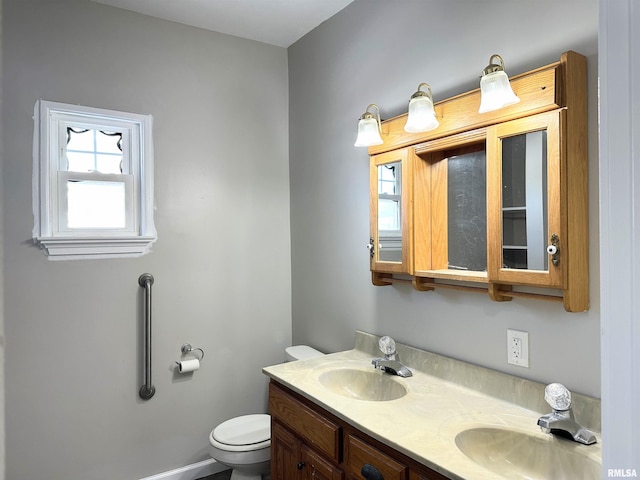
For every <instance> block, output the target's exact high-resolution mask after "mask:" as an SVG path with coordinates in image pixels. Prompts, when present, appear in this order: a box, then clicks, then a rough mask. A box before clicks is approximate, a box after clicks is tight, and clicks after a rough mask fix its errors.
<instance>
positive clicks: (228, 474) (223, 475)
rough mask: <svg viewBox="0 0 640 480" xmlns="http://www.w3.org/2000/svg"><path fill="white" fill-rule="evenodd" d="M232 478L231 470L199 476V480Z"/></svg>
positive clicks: (227, 479) (225, 479)
mask: <svg viewBox="0 0 640 480" xmlns="http://www.w3.org/2000/svg"><path fill="white" fill-rule="evenodd" d="M230 478H231V470H227V471H224V472H220V473H215V474H213V475H209V476H208V477H204V478H199V479H198V480H229V479H230Z"/></svg>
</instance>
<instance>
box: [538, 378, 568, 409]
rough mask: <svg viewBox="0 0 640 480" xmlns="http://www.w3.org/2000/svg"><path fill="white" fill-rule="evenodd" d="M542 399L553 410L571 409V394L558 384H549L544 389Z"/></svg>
mask: <svg viewBox="0 0 640 480" xmlns="http://www.w3.org/2000/svg"><path fill="white" fill-rule="evenodd" d="M544 399H545V400H546V401H547V403H548V404H549V405H550V406H551V408H553V409H554V410H560V411H566V410H569V409H570V408H571V392H570V391H569V390H568V389H567V387H565V386H564V385H562V384H560V383H550V384H549V385H547V386H546V388H545V389H544Z"/></svg>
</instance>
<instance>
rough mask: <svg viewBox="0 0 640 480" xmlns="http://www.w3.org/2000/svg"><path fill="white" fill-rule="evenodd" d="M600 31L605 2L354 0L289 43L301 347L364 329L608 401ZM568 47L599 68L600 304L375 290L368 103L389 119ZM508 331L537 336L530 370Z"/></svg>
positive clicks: (593, 77) (595, 286)
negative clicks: (413, 101) (487, 74)
mask: <svg viewBox="0 0 640 480" xmlns="http://www.w3.org/2000/svg"><path fill="white" fill-rule="evenodd" d="M597 31H598V2H597V0H588V1H586V0H563V1H560V2H559V1H556V0H553V1H551V0H545V1H535V2H530V1H529V2H525V1H521V2H507V1H501V0H486V1H482V2H478V1H476V0H466V1H463V0H458V1H455V2H446V1H441V0H431V1H426V0H419V1H417V0H403V1H399V0H392V1H389V0H356V1H355V2H354V3H353V4H351V5H350V6H349V7H347V8H346V9H344V10H343V11H342V12H340V14H338V15H337V16H335V17H333V18H331V19H330V20H329V21H327V22H325V23H324V24H322V25H321V26H320V27H318V28H317V29H315V30H314V31H313V32H311V33H310V34H308V35H307V36H305V37H304V38H302V39H301V40H300V41H298V42H297V43H295V44H294V45H293V46H292V47H290V48H289V90H290V124H291V127H290V132H289V134H290V171H291V173H290V175H291V236H292V280H293V281H292V284H293V295H292V297H293V339H294V342H301V343H310V344H312V345H314V346H316V347H318V348H320V349H326V350H341V349H345V348H349V347H350V346H351V344H352V342H353V331H354V330H356V329H361V330H365V331H368V332H372V333H376V334H389V335H392V336H395V337H396V338H397V339H398V340H401V341H403V342H406V343H409V344H410V345H414V346H417V347H421V348H425V349H428V350H431V351H434V352H437V353H440V354H444V355H448V356H451V357H455V358H457V359H461V360H465V361H470V362H473V363H476V364H479V365H482V366H486V367H489V368H494V369H497V370H501V371H505V372H508V373H512V374H514V375H519V376H523V377H526V378H529V379H532V380H537V381H542V382H550V381H559V382H562V383H564V384H565V385H567V386H568V387H569V388H571V389H573V390H575V391H578V392H582V393H585V394H589V395H594V396H599V395H600V363H599V362H600V359H599V357H600V355H599V353H600V345H599V339H600V337H599V335H600V331H599V303H598V293H599V271H598V156H597V152H598V150H597V149H598V142H597V135H598V130H597V97H596V86H597V48H598V46H597ZM566 50H575V51H578V52H580V53H582V54H584V55H586V57H587V59H588V64H589V86H588V88H589V99H588V102H589V105H588V106H589V120H588V122H589V145H588V147H589V176H590V179H589V185H590V191H589V195H590V202H589V208H590V227H589V228H590V235H589V242H590V266H591V272H590V283H591V309H590V310H589V311H588V312H587V313H579V314H575V313H566V312H565V311H564V310H563V308H562V306H561V305H560V304H554V303H547V302H544V301H535V300H521V299H518V300H514V301H512V302H510V303H495V302H492V301H491V300H490V299H489V298H488V296H484V295H477V294H471V293H465V292H455V291H440V290H437V291H435V292H416V291H414V290H413V289H412V288H411V287H410V286H395V285H394V286H391V287H374V286H372V285H371V281H370V274H369V259H368V254H367V250H366V249H365V244H366V243H367V241H368V238H369V223H368V222H369V203H368V202H369V190H368V189H369V184H368V182H369V176H368V175H369V172H368V168H369V164H368V157H367V152H366V149H357V148H355V147H353V142H354V140H355V133H356V125H357V119H358V117H359V116H360V114H361V113H362V112H363V111H364V109H365V108H366V106H367V104H369V103H372V102H375V103H377V104H378V105H379V106H380V108H381V110H382V114H383V117H385V118H390V117H392V116H395V115H398V114H400V113H404V112H406V109H407V103H408V100H409V96H410V95H411V94H412V93H413V92H414V91H415V90H416V88H417V86H418V83H420V82H429V83H430V84H431V87H432V89H433V92H434V97H435V100H436V101H437V100H441V99H444V98H447V97H449V96H452V95H455V94H458V93H462V92H465V91H468V90H470V89H473V88H477V87H478V77H479V75H480V72H481V71H482V69H483V68H484V67H485V65H486V64H487V63H488V60H489V56H490V55H491V54H493V53H499V54H500V55H502V57H503V58H504V60H505V63H506V70H507V73H508V74H510V75H514V74H518V73H521V72H525V71H527V70H530V69H533V68H536V67H538V66H542V65H545V64H548V63H552V62H555V61H558V59H559V58H560V55H561V53H562V52H564V51H566ZM507 328H514V329H519V330H525V331H528V332H529V343H530V345H529V347H530V368H529V369H524V368H521V367H514V366H510V365H507V363H506V330H507Z"/></svg>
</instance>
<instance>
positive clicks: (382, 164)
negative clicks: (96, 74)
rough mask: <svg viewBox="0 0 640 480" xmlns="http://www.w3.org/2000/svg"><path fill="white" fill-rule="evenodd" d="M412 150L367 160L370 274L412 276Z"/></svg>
mask: <svg viewBox="0 0 640 480" xmlns="http://www.w3.org/2000/svg"><path fill="white" fill-rule="evenodd" d="M413 152H414V150H413V149H412V148H401V149H398V150H394V151H392V152H386V153H381V154H380V155H374V156H372V157H371V159H370V187H369V190H370V200H369V209H370V225H371V228H370V242H369V252H370V255H371V271H372V272H385V273H408V274H412V273H413V245H412V242H413V216H412V215H413V213H412V211H413V207H412V202H413V181H412V178H413V174H412V168H413V155H414V153H413Z"/></svg>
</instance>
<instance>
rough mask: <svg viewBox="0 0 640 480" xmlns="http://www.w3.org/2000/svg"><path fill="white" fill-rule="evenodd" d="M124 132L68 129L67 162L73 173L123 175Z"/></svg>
mask: <svg viewBox="0 0 640 480" xmlns="http://www.w3.org/2000/svg"><path fill="white" fill-rule="evenodd" d="M122 136H123V134H122V132H108V131H103V130H98V129H91V128H89V129H84V128H81V127H79V126H77V127H76V126H69V127H67V148H66V151H67V162H66V164H64V162H63V164H62V165H61V166H60V168H61V169H62V170H68V171H72V172H99V173H122V169H121V168H120V164H121V162H122V145H121V142H122Z"/></svg>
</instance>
